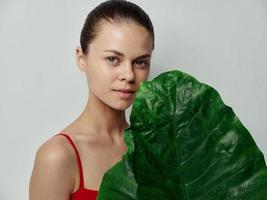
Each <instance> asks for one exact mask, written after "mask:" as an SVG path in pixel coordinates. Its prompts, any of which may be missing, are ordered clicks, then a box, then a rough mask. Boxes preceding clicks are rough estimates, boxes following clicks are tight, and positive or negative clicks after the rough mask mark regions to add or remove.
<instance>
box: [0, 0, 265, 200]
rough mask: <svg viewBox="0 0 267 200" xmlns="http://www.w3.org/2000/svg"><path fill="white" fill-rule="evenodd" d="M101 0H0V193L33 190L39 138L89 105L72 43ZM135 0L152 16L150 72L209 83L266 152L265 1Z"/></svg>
mask: <svg viewBox="0 0 267 200" xmlns="http://www.w3.org/2000/svg"><path fill="white" fill-rule="evenodd" d="M100 2H102V1H93V0H90V1H85V0H79V1H74V0H57V1H53V0H46V1H40V0H0V55H1V59H0V67H1V71H0V81H1V82H0V83H1V84H0V102H1V104H0V126H1V132H0V134H1V140H0V158H1V164H0V177H1V178H0V199H1V200H9V199H10V200H26V199H28V185H29V179H30V175H31V171H32V167H33V162H34V157H35V152H36V150H37V148H38V147H39V146H40V145H41V144H42V143H43V142H44V141H45V140H47V139H48V138H49V137H51V136H52V135H54V134H56V133H57V131H59V130H61V129H63V128H64V127H65V126H67V125H68V124H69V123H70V122H72V120H73V119H75V118H76V117H77V116H78V115H79V114H80V112H81V111H82V109H83V108H84V106H85V103H86V100H87V83H86V79H85V76H84V74H83V73H81V72H80V71H79V70H78V68H77V66H76V64H75V48H76V46H78V45H79V36H80V31H81V28H82V25H83V23H84V20H85V17H86V15H87V14H88V12H89V11H90V10H91V9H93V8H94V7H95V6H96V5H98V4H99V3H100ZM133 2H135V3H137V4H138V5H139V6H141V7H142V8H143V9H144V10H145V11H146V12H147V13H148V14H149V16H150V17H151V20H152V22H153V24H154V29H155V37H156V38H155V51H154V56H153V58H152V66H151V74H150V77H149V80H151V79H153V78H154V77H155V76H156V75H158V74H159V73H161V72H163V71H167V70H172V69H178V70H181V71H184V72H186V73H189V74H191V75H193V76H194V77H196V78H197V79H198V80H199V81H201V82H204V83H206V84H209V85H211V86H213V87H214V88H215V89H216V90H217V91H218V92H219V93H220V95H221V97H222V99H223V101H224V102H225V104H227V105H229V106H231V107H232V108H233V110H234V112H235V114H236V115H237V116H238V117H239V119H240V120H241V122H242V123H243V125H244V126H245V127H246V128H247V129H248V130H249V131H250V133H251V135H252V136H253V138H254V139H255V141H256V143H257V145H258V147H259V148H260V149H261V150H262V151H263V153H264V155H265V157H266V156H267V143H266V140H267V139H266V138H267V137H266V130H267V109H266V108H267V106H266V102H267V94H266V91H267V79H266V73H267V70H266V68H267V66H266V57H267V53H266V52H267V1H266V0H202V1H199V0H194V1H193V0H166V1H161V0H153V1H152V0H150V1H149V0H139V1H133ZM130 111H131V107H130V108H129V109H128V110H127V116H129V113H130ZM127 119H128V118H127Z"/></svg>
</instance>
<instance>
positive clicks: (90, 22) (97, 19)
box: [80, 0, 154, 54]
mask: <svg viewBox="0 0 267 200" xmlns="http://www.w3.org/2000/svg"><path fill="white" fill-rule="evenodd" d="M128 20H131V21H133V22H135V23H137V24H139V25H141V26H143V27H144V28H145V29H146V30H147V31H148V32H149V33H150V35H151V38H152V41H153V47H152V48H153V49H154V28H153V25H152V22H151V20H150V18H149V16H148V15H147V14H146V13H145V11H144V10H143V9H142V8H140V7H139V6H138V5H136V4H134V3H132V2H129V1H126V0H107V1H105V2H102V3H100V4H99V5H98V6H96V7H95V8H94V9H93V10H92V11H91V12H90V13H89V14H88V15H87V17H86V20H85V22H84V25H83V28H82V31H81V35H80V45H81V48H82V51H83V53H84V54H87V53H88V47H89V44H90V43H91V42H92V41H93V39H94V38H95V37H96V36H97V33H98V30H99V29H98V28H99V27H100V25H101V23H103V22H110V23H113V22H122V21H128Z"/></svg>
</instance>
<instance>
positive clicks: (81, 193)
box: [55, 132, 98, 200]
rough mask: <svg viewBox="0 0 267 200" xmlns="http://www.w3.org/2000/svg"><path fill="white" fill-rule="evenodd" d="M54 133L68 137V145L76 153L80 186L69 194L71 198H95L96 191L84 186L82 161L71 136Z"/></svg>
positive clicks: (83, 199)
mask: <svg viewBox="0 0 267 200" xmlns="http://www.w3.org/2000/svg"><path fill="white" fill-rule="evenodd" d="M56 135H63V136H65V137H66V138H67V139H68V141H69V143H70V145H71V146H72V147H73V149H74V151H75V153H76V156H77V163H78V166H79V174H80V186H79V188H78V190H77V191H75V192H74V193H72V194H71V200H96V198H97V194H98V191H97V190H92V189H86V188H84V181H83V180H84V179H83V170H82V169H83V168H82V162H81V159H80V156H79V153H78V150H77V148H76V146H75V144H74V142H73V141H72V139H71V137H70V136H69V135H67V134H64V133H63V132H61V133H58V134H56ZM56 135H55V136H56Z"/></svg>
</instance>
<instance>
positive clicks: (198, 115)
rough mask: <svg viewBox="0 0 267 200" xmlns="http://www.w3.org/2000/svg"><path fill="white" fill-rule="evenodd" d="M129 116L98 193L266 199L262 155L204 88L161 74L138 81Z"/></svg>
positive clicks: (118, 198)
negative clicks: (116, 157) (120, 149)
mask: <svg viewBox="0 0 267 200" xmlns="http://www.w3.org/2000/svg"><path fill="white" fill-rule="evenodd" d="M130 122H131V126H130V127H129V128H127V129H125V130H124V131H125V132H124V138H125V142H126V144H127V146H128V152H127V153H125V154H124V155H123V158H122V160H121V161H120V162H118V163H116V164H115V165H114V166H113V167H112V168H111V169H109V170H108V171H107V172H106V173H105V174H104V177H103V180H102V183H101V186H100V190H99V194H98V200H133V199H136V200H137V199H138V200H169V199H170V200H175V199H177V200H178V199H179V200H226V199H234V200H241V199H242V200H248V199H250V200H251V199H253V200H264V199H267V169H266V164H265V161H264V157H263V154H262V152H261V151H260V150H259V149H258V147H257V145H256V144H255V141H254V140H253V138H252V137H251V135H250V133H249V131H248V130H247V129H246V128H245V127H244V126H243V125H242V123H241V122H240V120H239V119H238V117H237V116H236V115H235V114H234V112H233V110H232V108H231V107H229V106H227V105H225V104H224V103H223V101H222V99H221V97H220V95H219V94H218V92H217V91H216V90H215V89H213V88H212V87H210V86H208V85H206V84H204V83H200V82H199V81H197V80H196V79H195V78H194V77H192V76H190V75H188V74H186V73H183V72H181V71H178V70H173V71H168V72H164V73H161V74H160V75H159V76H157V77H156V78H154V79H153V80H152V81H144V82H142V83H141V85H140V87H139V90H138V92H137V94H136V99H135V101H134V104H133V107H132V112H131V115H130Z"/></svg>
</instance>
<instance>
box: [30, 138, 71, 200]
mask: <svg viewBox="0 0 267 200" xmlns="http://www.w3.org/2000/svg"><path fill="white" fill-rule="evenodd" d="M72 163H73V162H72V160H71V158H70V156H69V155H68V154H67V151H66V149H64V147H63V146H62V145H58V144H57V143H55V142H46V143H44V144H43V145H42V146H41V147H40V148H39V149H38V150H37V152H36V155H35V161H34V166H33V171H32V175H31V180H30V187H29V198H30V200H48V199H49V200H69V199H70V194H71V193H72V191H73V187H74V178H73V177H74V173H73V171H74V170H71V166H72Z"/></svg>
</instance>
